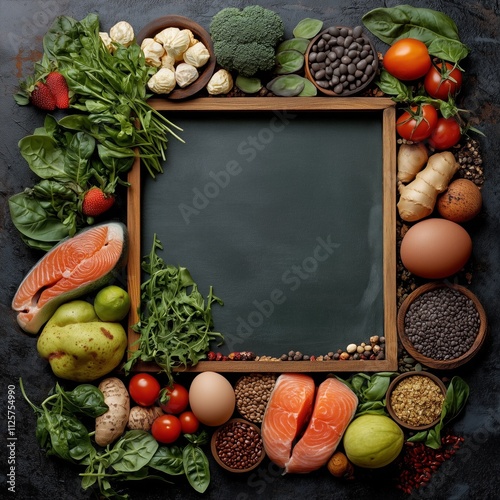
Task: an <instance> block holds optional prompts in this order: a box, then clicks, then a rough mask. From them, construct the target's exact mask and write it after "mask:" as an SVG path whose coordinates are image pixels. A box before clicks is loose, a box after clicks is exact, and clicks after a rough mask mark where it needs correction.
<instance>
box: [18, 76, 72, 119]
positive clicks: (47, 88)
mask: <svg viewBox="0 0 500 500" xmlns="http://www.w3.org/2000/svg"><path fill="white" fill-rule="evenodd" d="M14 99H15V100H16V102H17V104H20V105H26V104H30V103H31V104H33V106H35V107H37V108H39V109H43V110H46V111H53V110H54V109H56V108H59V109H67V108H69V104H70V93H69V88H68V84H67V82H66V78H64V75H62V74H61V73H59V72H58V71H50V72H48V73H42V74H39V75H37V76H36V77H30V78H27V79H26V80H25V81H24V82H22V83H21V86H20V91H19V92H18V93H17V94H16V95H15V96H14Z"/></svg>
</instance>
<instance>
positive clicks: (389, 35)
mask: <svg viewBox="0 0 500 500" xmlns="http://www.w3.org/2000/svg"><path fill="white" fill-rule="evenodd" d="M362 20H363V23H364V25H365V26H366V28H367V29H368V30H370V31H371V33H373V34H374V35H375V36H377V37H378V38H379V39H380V40H382V41H383V42H385V43H387V44H389V45H391V44H393V43H394V42H395V41H397V40H400V39H402V38H415V39H417V40H420V41H421V42H424V43H425V44H426V45H427V48H428V50H429V54H431V55H433V56H435V57H438V58H440V59H444V60H446V61H450V62H454V63H458V62H459V61H461V60H462V59H464V58H465V57H466V56H467V55H468V53H469V49H468V48H467V47H466V46H465V45H464V44H463V43H462V42H461V41H460V37H459V34H458V28H457V26H456V24H455V22H454V21H453V20H452V19H451V18H450V17H448V16H447V15H446V14H444V13H442V12H439V11H436V10H432V9H427V8H420V7H412V6H411V5H398V6H397V7H389V8H385V7H381V8H377V9H373V10H371V11H370V12H368V13H366V14H365V15H364V16H363V18H362Z"/></svg>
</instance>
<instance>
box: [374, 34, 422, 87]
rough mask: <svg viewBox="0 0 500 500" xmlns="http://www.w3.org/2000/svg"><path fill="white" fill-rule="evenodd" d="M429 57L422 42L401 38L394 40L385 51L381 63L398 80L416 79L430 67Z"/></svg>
mask: <svg viewBox="0 0 500 500" xmlns="http://www.w3.org/2000/svg"><path fill="white" fill-rule="evenodd" d="M431 64H432V63H431V58H430V56H429V51H428V50H427V46H426V45H425V43H424V42H421V41H420V40H416V39H415V38H403V39H401V40H398V41H397V42H394V43H393V44H392V45H391V47H389V50H388V51H387V52H386V54H385V56H384V60H383V65H384V68H385V69H386V71H388V72H389V73H390V74H391V75H392V76H394V77H395V78H397V79H398V80H405V81H406V80H416V79H418V78H421V77H423V76H424V75H425V74H426V73H427V72H428V71H429V68H430V67H431Z"/></svg>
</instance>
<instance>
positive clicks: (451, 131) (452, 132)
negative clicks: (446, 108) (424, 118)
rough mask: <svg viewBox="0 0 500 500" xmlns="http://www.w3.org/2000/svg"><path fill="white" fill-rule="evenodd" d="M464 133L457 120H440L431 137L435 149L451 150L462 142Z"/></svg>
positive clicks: (430, 140) (430, 142) (431, 143)
mask: <svg viewBox="0 0 500 500" xmlns="http://www.w3.org/2000/svg"><path fill="white" fill-rule="evenodd" d="M461 137H462V131H461V130H460V125H459V124H458V122H457V121H456V120H455V118H439V120H438V121H437V125H436V128H435V129H434V131H433V132H432V134H431V135H430V137H429V144H430V145H431V146H432V147H433V148H434V149H450V148H452V147H453V146H455V144H457V143H458V141H460V138H461Z"/></svg>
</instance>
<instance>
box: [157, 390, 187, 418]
mask: <svg viewBox="0 0 500 500" xmlns="http://www.w3.org/2000/svg"><path fill="white" fill-rule="evenodd" d="M164 391H165V396H167V397H168V398H169V399H168V402H166V403H161V402H160V407H161V409H162V410H163V411H164V412H165V413H173V414H174V415H177V414H179V413H181V412H183V411H184V410H185V409H186V408H187V407H188V404H189V393H188V390H187V389H186V388H185V387H184V386H183V385H180V384H177V383H175V382H174V385H173V386H172V387H165V389H164ZM162 398H163V395H162Z"/></svg>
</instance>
